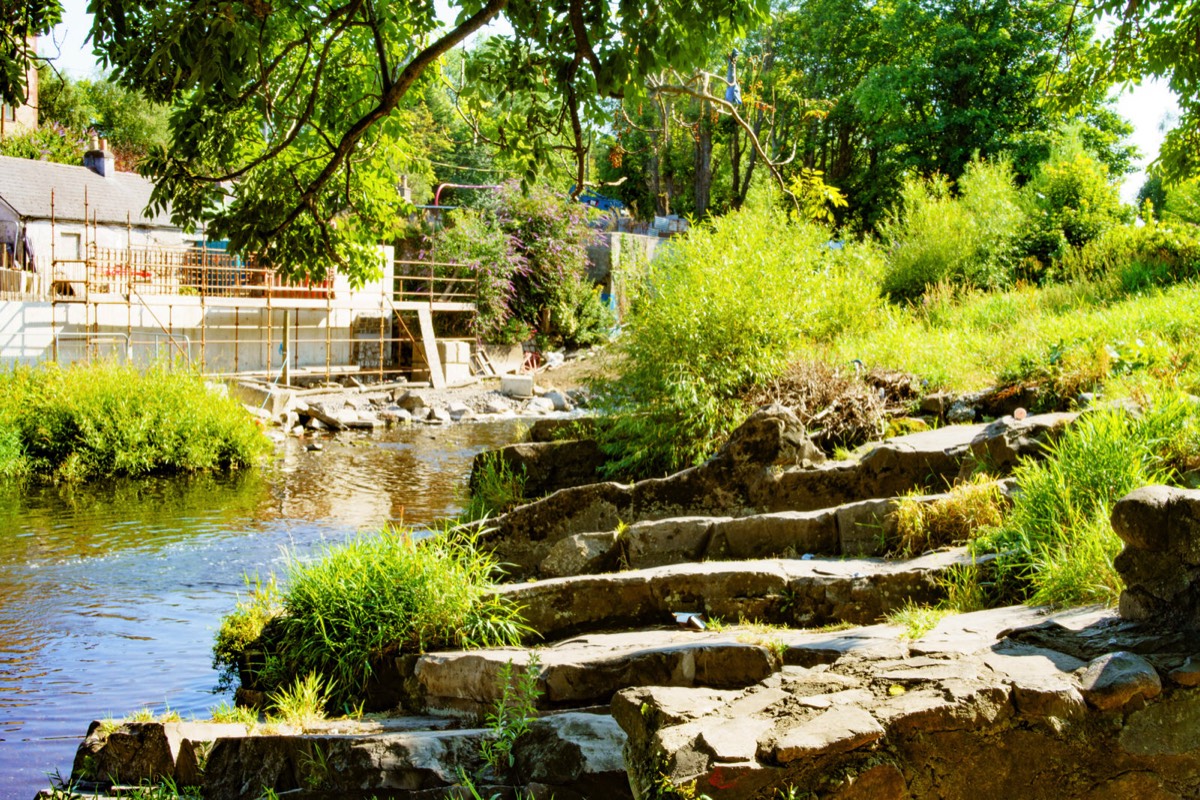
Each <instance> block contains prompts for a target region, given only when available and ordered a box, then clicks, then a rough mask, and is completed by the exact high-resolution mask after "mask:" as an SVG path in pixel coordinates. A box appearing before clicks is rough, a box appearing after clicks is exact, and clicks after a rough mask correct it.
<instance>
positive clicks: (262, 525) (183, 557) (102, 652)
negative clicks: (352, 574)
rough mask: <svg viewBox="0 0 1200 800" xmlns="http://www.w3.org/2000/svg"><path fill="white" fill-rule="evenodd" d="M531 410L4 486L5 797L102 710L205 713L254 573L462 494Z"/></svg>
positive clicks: (0, 546) (0, 664)
mask: <svg viewBox="0 0 1200 800" xmlns="http://www.w3.org/2000/svg"><path fill="white" fill-rule="evenodd" d="M518 424H519V423H517V422H506V423H488V424H462V425H454V426H447V427H438V428H431V427H424V426H421V427H413V428H403V429H396V430H393V431H389V432H388V433H386V434H380V435H376V436H372V437H351V436H346V437H345V438H340V439H337V440H327V441H326V444H325V449H324V450H323V451H321V452H309V451H306V450H305V449H304V448H303V446H301V445H300V444H299V443H298V442H297V441H295V440H290V441H288V442H287V443H285V444H284V445H281V446H280V451H279V459H278V462H277V463H276V465H275V466H273V467H271V468H269V469H267V470H264V471H262V472H253V473H244V474H240V475H235V476H233V477H230V478H214V477H198V478H170V479H155V480H143V481H123V482H112V483H107V484H103V485H91V486H87V487H82V488H78V487H77V488H61V487H45V488H37V489H33V490H30V489H26V490H24V491H20V492H18V491H8V492H7V493H4V492H0V798H13V800H32V798H33V796H34V794H36V792H37V791H38V789H40V788H44V787H45V786H47V785H48V784H47V774H50V773H54V772H55V771H59V772H61V773H62V774H63V775H66V774H67V773H68V772H69V771H70V768H71V761H72V759H73V757H74V753H75V748H76V747H77V745H78V744H79V741H80V739H81V738H82V734H83V733H84V732H85V731H86V730H87V725H88V722H89V721H90V720H92V719H99V718H102V717H110V716H112V717H120V716H123V715H125V714H127V713H129V712H132V711H135V710H137V709H140V708H144V707H149V708H151V709H153V710H155V711H156V712H161V711H163V710H164V709H166V708H170V709H171V710H174V711H177V712H179V713H180V714H181V715H183V716H184V717H185V718H187V717H189V716H197V717H206V716H207V715H208V710H209V709H210V708H212V706H214V705H216V704H218V703H219V702H221V701H222V700H226V699H229V698H228V697H227V696H226V695H218V694H214V692H213V690H214V686H215V684H216V680H217V674H216V672H215V671H214V670H213V669H212V667H211V654H210V648H211V646H212V641H213V636H214V635H215V633H216V629H217V626H218V624H219V620H220V618H221V616H222V615H223V614H225V613H226V612H228V611H229V610H230V609H231V608H232V607H233V604H234V602H235V600H236V599H237V595H238V593H239V592H243V591H244V587H245V583H244V576H246V575H254V574H260V575H263V576H264V577H265V575H266V574H267V573H269V572H271V571H273V570H274V571H280V567H281V565H282V563H283V561H284V559H285V557H286V553H287V552H293V553H296V554H298V555H301V556H303V555H305V554H307V553H311V552H313V551H314V550H316V549H319V548H320V547H321V546H322V545H323V544H324V543H326V542H337V541H342V540H344V539H346V538H348V537H351V536H354V535H356V534H357V533H358V532H359V531H371V530H375V529H378V528H379V527H381V526H382V525H384V524H385V523H387V522H389V521H398V520H403V521H405V522H407V523H409V524H416V525H419V524H422V523H427V522H431V521H433V520H436V519H438V518H440V517H443V516H446V515H448V514H451V513H453V512H455V511H457V510H458V508H459V507H460V497H461V493H462V491H463V489H462V487H463V486H464V485H465V481H466V477H467V474H468V472H469V471H470V464H471V459H472V458H473V457H474V455H475V454H476V453H477V452H479V451H480V450H482V449H484V448H486V447H491V446H494V445H497V444H503V443H506V442H509V441H512V440H513V439H514V438H515V437H516V436H517V433H518V430H517V426H518Z"/></svg>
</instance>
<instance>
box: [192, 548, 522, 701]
mask: <svg viewBox="0 0 1200 800" xmlns="http://www.w3.org/2000/svg"><path fill="white" fill-rule="evenodd" d="M496 572H497V563H496V560H495V558H494V557H492V556H491V555H489V554H487V553H484V552H482V551H480V550H478V549H476V547H475V546H474V542H473V541H472V540H471V539H470V538H463V537H462V536H461V535H458V534H454V533H452V532H450V531H442V532H440V533H438V534H435V535H432V536H428V537H426V538H417V537H416V536H415V535H414V532H413V531H411V530H407V529H401V528H389V529H386V530H384V531H383V532H381V533H379V534H377V535H370V536H368V535H362V536H359V537H357V538H355V539H352V540H350V541H347V542H345V543H342V544H338V545H330V546H329V547H327V548H326V549H325V550H324V551H323V552H321V553H320V554H318V555H317V557H315V558H313V559H300V558H298V557H295V556H293V557H292V558H291V559H290V560H289V561H288V565H287V574H286V578H285V580H284V588H283V589H282V590H281V591H280V592H279V593H278V596H276V594H275V589H274V586H273V584H272V583H271V582H268V583H265V584H261V585H260V587H259V588H258V589H257V590H256V592H255V593H254V595H253V596H252V597H251V598H250V599H249V600H247V601H244V602H243V603H241V604H239V607H238V609H236V610H235V611H234V612H233V613H232V614H231V615H229V616H228V617H226V619H225V620H224V622H223V623H222V627H221V631H220V632H219V633H218V637H217V644H216V647H215V648H214V662H215V664H216V666H218V667H222V668H225V669H227V670H236V669H237V668H238V667H239V665H240V664H241V663H242V662H243V661H244V660H250V661H251V662H253V663H254V664H256V666H257V667H258V671H257V674H256V676H255V677H256V680H257V681H258V685H259V688H263V689H273V688H283V687H286V686H290V685H292V684H293V683H294V682H295V681H296V680H297V679H303V678H306V677H307V676H308V675H309V674H310V673H311V674H314V675H316V676H318V677H319V678H320V679H321V681H322V683H323V685H324V687H325V688H326V690H327V691H328V692H329V701H330V703H331V704H332V705H333V706H334V707H340V706H341V704H342V703H343V702H349V701H352V700H355V699H357V698H360V697H361V696H362V692H363V690H364V688H365V687H366V683H367V681H368V680H369V679H370V677H371V675H372V674H373V673H372V666H373V664H376V663H378V659H380V658H382V657H383V656H384V655H385V654H387V653H398V652H408V653H419V652H424V651H425V650H428V649H433V648H438V647H490V646H501V645H509V644H516V643H517V642H518V641H519V640H520V638H521V636H522V635H523V634H524V633H525V631H526V629H525V627H524V626H523V624H522V623H521V622H520V617H519V614H518V610H517V609H515V608H513V607H512V606H511V605H509V604H508V603H506V602H505V601H504V600H503V599H502V598H499V597H497V596H496V595H494V594H492V592H491V583H492V579H493V578H494V577H495V576H496ZM256 633H257V635H256Z"/></svg>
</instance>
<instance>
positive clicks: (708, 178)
mask: <svg viewBox="0 0 1200 800" xmlns="http://www.w3.org/2000/svg"><path fill="white" fill-rule="evenodd" d="M711 117H712V104H711V103H709V102H708V101H707V100H706V101H704V103H703V105H701V106H700V121H699V122H697V123H696V148H695V166H696V174H695V177H694V178H693V191H694V194H693V198H694V200H695V205H696V209H695V213H696V219H702V218H703V217H704V215H705V214H707V213H708V204H709V201H710V200H711V198H712V175H713V167H712V151H713V138H712V134H713V132H712V118H711Z"/></svg>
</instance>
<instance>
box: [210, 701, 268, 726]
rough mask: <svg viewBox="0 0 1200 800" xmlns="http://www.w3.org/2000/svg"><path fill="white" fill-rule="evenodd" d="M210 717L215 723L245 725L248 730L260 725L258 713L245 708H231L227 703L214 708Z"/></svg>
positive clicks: (222, 702) (223, 702) (221, 703)
mask: <svg viewBox="0 0 1200 800" xmlns="http://www.w3.org/2000/svg"><path fill="white" fill-rule="evenodd" d="M209 716H210V717H211V718H212V721H213V722H228V723H234V724H237V725H245V726H246V727H247V728H254V727H255V726H256V725H258V711H256V710H255V709H253V708H245V707H244V706H231V705H230V704H229V703H228V702H225V701H221V702H220V703H219V704H218V705H215V706H213V707H212V708H211V709H210V710H209Z"/></svg>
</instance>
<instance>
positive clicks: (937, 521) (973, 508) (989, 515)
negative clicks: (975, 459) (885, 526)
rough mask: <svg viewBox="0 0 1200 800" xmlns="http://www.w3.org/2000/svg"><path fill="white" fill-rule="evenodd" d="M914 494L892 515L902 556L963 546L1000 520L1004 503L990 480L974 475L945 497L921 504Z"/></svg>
mask: <svg viewBox="0 0 1200 800" xmlns="http://www.w3.org/2000/svg"><path fill="white" fill-rule="evenodd" d="M918 496H919V493H914V494H912V495H909V496H907V497H904V498H902V499H901V501H900V503H899V505H897V506H896V510H895V511H893V512H892V516H893V520H894V522H895V525H896V537H897V544H896V549H897V550H898V551H899V553H900V554H902V555H911V554H913V553H921V552H924V551H926V550H932V549H936V548H939V547H946V546H949V545H958V544H965V543H966V542H968V541H970V540H971V539H973V538H975V536H976V534H977V533H978V532H980V531H982V530H986V529H990V528H994V527H996V526H998V525H1000V524H1001V522H1003V520H1004V509H1005V506H1006V501H1005V499H1004V495H1003V494H1002V493H1001V492H1000V486H999V484H997V483H996V482H995V480H994V479H992V478H991V477H990V476H988V475H985V474H982V473H981V474H977V475H974V476H972V477H971V478H970V480H967V481H964V482H962V483H959V484H957V485H955V486H954V487H953V488H952V489H951V490H950V492H949V493H948V496H947V497H944V498H942V499H939V500H935V501H933V502H931V503H922V502H920V501H919V500H918V499H917V498H918Z"/></svg>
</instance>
